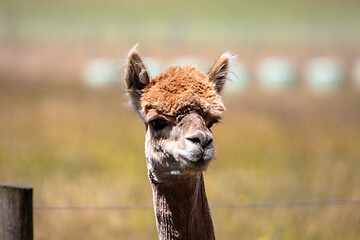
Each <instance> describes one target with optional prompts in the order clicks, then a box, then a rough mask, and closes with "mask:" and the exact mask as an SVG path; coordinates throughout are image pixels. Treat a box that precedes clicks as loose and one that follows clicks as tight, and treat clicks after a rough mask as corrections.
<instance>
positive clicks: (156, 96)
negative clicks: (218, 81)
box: [141, 65, 225, 117]
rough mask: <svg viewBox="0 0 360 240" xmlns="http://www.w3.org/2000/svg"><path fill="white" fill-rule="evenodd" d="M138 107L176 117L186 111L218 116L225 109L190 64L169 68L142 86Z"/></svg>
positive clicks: (198, 72)
mask: <svg viewBox="0 0 360 240" xmlns="http://www.w3.org/2000/svg"><path fill="white" fill-rule="evenodd" d="M141 108H142V111H143V112H144V113H145V114H146V113H147V112H148V110H149V109H155V110H156V111H157V112H158V113H160V114H164V115H168V116H174V117H175V116H177V115H179V114H182V113H185V112H187V111H189V110H192V111H193V110H196V111H199V112H200V113H202V114H211V115H212V116H214V117H220V114H221V113H222V112H223V111H224V110H225V107H224V104H223V103H222V100H221V96H220V95H219V94H218V93H217V91H216V89H215V84H214V83H212V82H210V81H209V77H208V76H207V75H205V74H204V73H202V72H200V71H199V70H197V69H196V68H195V67H193V66H190V65H189V66H186V67H170V68H168V69H167V70H166V71H165V72H163V73H161V74H160V75H159V76H157V77H155V78H153V79H152V80H151V81H150V83H149V84H148V85H147V86H146V88H145V89H144V94H143V96H142V98H141Z"/></svg>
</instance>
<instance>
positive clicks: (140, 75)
mask: <svg viewBox="0 0 360 240" xmlns="http://www.w3.org/2000/svg"><path fill="white" fill-rule="evenodd" d="M136 47H137V45H135V47H134V48H133V49H131V50H130V52H129V54H128V58H127V62H126V67H125V72H124V78H125V82H126V87H127V92H128V94H129V96H130V102H131V105H132V107H133V109H134V110H135V111H136V112H138V113H139V114H140V109H141V103H140V99H141V96H142V95H143V90H144V88H145V87H146V86H147V85H148V84H149V75H148V73H147V71H146V67H145V65H144V63H143V62H142V60H141V58H140V56H139V54H138V53H137V51H136Z"/></svg>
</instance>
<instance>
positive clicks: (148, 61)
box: [144, 57, 165, 79]
mask: <svg viewBox="0 0 360 240" xmlns="http://www.w3.org/2000/svg"><path fill="white" fill-rule="evenodd" d="M144 64H145V66H146V69H147V70H148V73H149V75H150V76H149V77H150V79H151V78H153V77H156V76H157V75H159V74H160V73H162V72H163V71H165V68H164V66H163V65H162V64H161V62H160V61H159V60H157V59H155V58H149V57H146V58H144Z"/></svg>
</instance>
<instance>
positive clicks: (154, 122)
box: [150, 119, 167, 131]
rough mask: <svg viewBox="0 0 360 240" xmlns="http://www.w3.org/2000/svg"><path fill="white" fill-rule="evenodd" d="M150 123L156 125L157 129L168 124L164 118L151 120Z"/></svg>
mask: <svg viewBox="0 0 360 240" xmlns="http://www.w3.org/2000/svg"><path fill="white" fill-rule="evenodd" d="M150 124H151V125H152V126H153V127H154V129H155V130H157V131H158V130H161V129H163V128H164V127H165V126H166V125H167V124H166V122H165V121H164V120H161V119H156V120H153V121H151V122H150Z"/></svg>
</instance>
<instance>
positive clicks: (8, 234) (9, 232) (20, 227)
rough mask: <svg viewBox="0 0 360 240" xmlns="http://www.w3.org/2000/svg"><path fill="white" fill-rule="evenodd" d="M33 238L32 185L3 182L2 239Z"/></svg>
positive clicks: (0, 201)
mask: <svg viewBox="0 0 360 240" xmlns="http://www.w3.org/2000/svg"><path fill="white" fill-rule="evenodd" d="M32 239H33V203H32V187H29V186H19V185H4V184H1V185H0V240H32Z"/></svg>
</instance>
